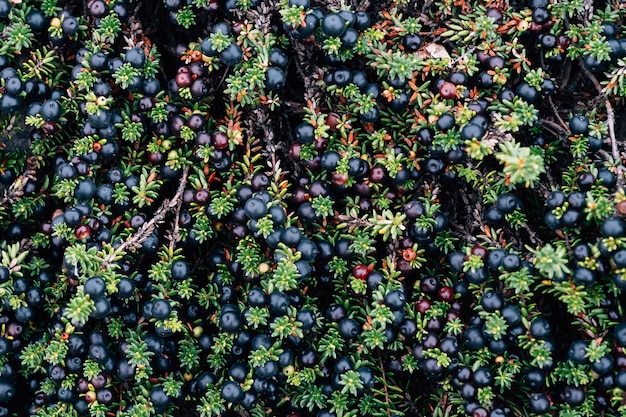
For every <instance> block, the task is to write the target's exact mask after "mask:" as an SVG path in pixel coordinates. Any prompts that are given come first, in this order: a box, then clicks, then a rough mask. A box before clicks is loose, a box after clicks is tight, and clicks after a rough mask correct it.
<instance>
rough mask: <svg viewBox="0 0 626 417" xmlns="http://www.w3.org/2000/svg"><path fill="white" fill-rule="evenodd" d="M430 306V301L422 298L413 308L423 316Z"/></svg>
mask: <svg viewBox="0 0 626 417" xmlns="http://www.w3.org/2000/svg"><path fill="white" fill-rule="evenodd" d="M430 306H431V303H430V300H427V299H425V298H422V299H421V300H418V301H417V302H416V303H415V308H416V309H417V311H418V312H419V313H421V314H425V313H426V312H427V311H428V310H430Z"/></svg>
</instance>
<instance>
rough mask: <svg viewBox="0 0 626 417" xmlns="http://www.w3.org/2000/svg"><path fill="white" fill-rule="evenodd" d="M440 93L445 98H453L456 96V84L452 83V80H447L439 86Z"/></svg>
mask: <svg viewBox="0 0 626 417" xmlns="http://www.w3.org/2000/svg"><path fill="white" fill-rule="evenodd" d="M439 94H440V95H441V98H444V99H453V98H456V94H457V91H456V86H455V85H454V84H452V83H451V82H448V81H446V82H445V83H443V84H441V86H440V87H439Z"/></svg>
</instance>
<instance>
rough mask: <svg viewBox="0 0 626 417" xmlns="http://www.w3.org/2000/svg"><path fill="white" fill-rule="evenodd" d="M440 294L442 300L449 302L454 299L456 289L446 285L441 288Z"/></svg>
mask: <svg viewBox="0 0 626 417" xmlns="http://www.w3.org/2000/svg"><path fill="white" fill-rule="evenodd" d="M438 295H439V299H440V300H441V301H445V302H446V303H449V302H451V301H452V300H454V289H452V287H448V286H447V285H446V286H444V287H441V288H439V291H438Z"/></svg>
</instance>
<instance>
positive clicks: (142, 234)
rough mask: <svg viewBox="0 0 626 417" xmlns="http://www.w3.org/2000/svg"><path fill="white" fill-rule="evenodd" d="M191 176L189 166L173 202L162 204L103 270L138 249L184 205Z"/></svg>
mask: <svg viewBox="0 0 626 417" xmlns="http://www.w3.org/2000/svg"><path fill="white" fill-rule="evenodd" d="M188 175H189V166H186V167H185V170H184V171H183V174H182V176H181V178H180V182H179V184H178V189H177V190H176V194H174V196H173V197H172V199H171V200H165V201H163V203H162V204H161V207H159V208H158V209H157V211H156V213H154V216H152V218H151V219H150V220H149V221H147V222H146V223H144V224H143V225H142V226H141V227H140V228H139V229H138V230H137V231H136V232H135V233H133V234H132V235H130V236H129V237H128V238H127V239H126V240H125V241H124V242H122V244H121V245H119V246H118V247H117V248H115V250H114V251H113V252H112V253H111V254H109V255H108V256H107V257H106V258H105V259H104V260H103V262H102V265H101V268H103V269H104V268H106V267H108V266H109V265H111V263H113V262H114V261H115V259H116V258H117V257H118V256H120V255H122V254H123V253H125V252H126V250H129V249H136V248H138V247H139V246H140V245H141V244H142V243H143V242H145V241H146V239H147V238H148V237H149V236H150V235H151V234H152V232H154V229H156V227H157V225H158V224H160V223H162V222H163V220H164V219H165V215H166V214H167V213H168V212H170V211H171V210H172V209H175V208H176V207H178V206H179V204H180V203H182V196H183V193H184V192H185V186H186V185H187V177H188Z"/></svg>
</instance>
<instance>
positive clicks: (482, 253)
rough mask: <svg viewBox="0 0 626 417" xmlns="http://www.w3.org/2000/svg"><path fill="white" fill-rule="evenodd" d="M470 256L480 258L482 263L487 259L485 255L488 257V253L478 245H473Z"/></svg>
mask: <svg viewBox="0 0 626 417" xmlns="http://www.w3.org/2000/svg"><path fill="white" fill-rule="evenodd" d="M471 254H472V255H475V256H480V257H481V258H482V260H483V261H484V260H486V259H487V255H489V251H488V250H487V249H486V248H484V247H482V246H480V245H474V246H473V247H472V251H471Z"/></svg>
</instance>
